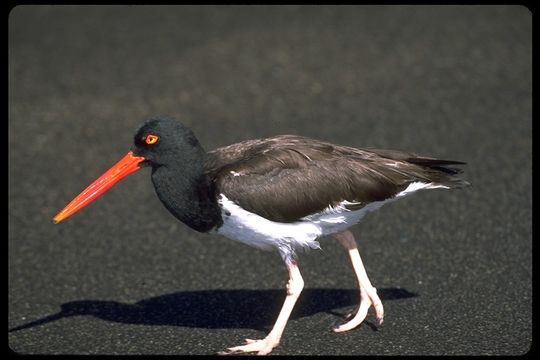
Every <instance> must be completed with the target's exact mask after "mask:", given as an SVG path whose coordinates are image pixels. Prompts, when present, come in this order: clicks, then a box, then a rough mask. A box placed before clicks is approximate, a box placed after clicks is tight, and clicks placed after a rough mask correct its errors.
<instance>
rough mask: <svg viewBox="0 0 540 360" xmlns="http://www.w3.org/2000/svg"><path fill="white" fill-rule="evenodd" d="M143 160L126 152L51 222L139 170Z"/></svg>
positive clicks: (68, 214)
mask: <svg viewBox="0 0 540 360" xmlns="http://www.w3.org/2000/svg"><path fill="white" fill-rule="evenodd" d="M143 160H144V157H141V156H134V155H133V152H131V151H130V152H128V153H127V154H126V156H124V157H123V158H122V160H120V161H119V162H117V163H116V164H114V165H113V166H112V167H111V168H110V169H109V170H107V171H106V172H105V173H104V174H103V175H101V176H100V177H99V178H97V179H96V180H95V181H94V182H93V183H92V184H90V186H88V187H87V188H86V189H84V190H83V192H81V193H80V194H79V195H77V197H76V198H75V199H73V200H71V202H70V203H69V204H67V205H66V207H65V208H64V209H63V210H62V211H60V212H59V213H58V214H57V215H56V216H55V217H54V218H53V222H54V223H55V224H58V223H59V222H60V221H62V220H64V219H66V218H68V217H70V216H71V215H73V214H75V213H76V212H77V211H79V210H81V209H82V208H83V207H85V206H86V205H88V204H90V203H91V202H92V201H94V200H95V199H97V198H98V197H100V196H101V195H103V194H104V193H105V192H106V191H107V190H109V189H110V188H111V187H112V186H113V185H114V184H116V183H117V182H119V181H120V180H122V179H123V178H124V177H126V176H127V175H129V174H131V173H132V172H134V171H137V170H139V169H140V167H139V163H140V162H141V161H143Z"/></svg>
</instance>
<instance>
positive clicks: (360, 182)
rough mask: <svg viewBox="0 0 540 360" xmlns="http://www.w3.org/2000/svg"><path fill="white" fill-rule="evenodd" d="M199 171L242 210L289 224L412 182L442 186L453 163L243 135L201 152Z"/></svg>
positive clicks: (451, 180)
mask: <svg viewBox="0 0 540 360" xmlns="http://www.w3.org/2000/svg"><path fill="white" fill-rule="evenodd" d="M207 155H208V156H207V159H206V164H205V172H206V174H207V175H208V176H209V177H210V178H211V179H212V181H213V182H214V183H215V184H216V190H217V192H218V193H224V194H225V195H226V196H227V197H228V198H229V199H231V200H233V201H235V202H237V203H238V204H239V205H240V206H242V207H243V208H244V209H246V210H248V211H250V212H253V213H256V214H258V215H260V216H262V217H265V218H267V219H269V220H272V221H279V222H294V221H297V220H299V219H300V218H302V217H305V216H308V215H311V214H313V213H317V212H320V211H322V210H323V209H325V208H326V207H328V206H329V205H332V206H333V205H336V204H338V203H340V202H342V201H344V200H346V201H349V202H351V203H354V205H349V207H350V208H351V209H352V210H356V209H359V208H361V207H363V206H365V205H367V204H369V203H371V202H374V201H382V200H386V199H388V198H391V197H393V196H395V195H396V194H398V193H399V192H400V191H402V190H404V189H405V188H406V187H407V186H408V185H409V184H410V183H412V182H415V181H420V182H426V183H434V184H440V185H444V186H447V187H449V188H455V187H461V186H465V185H467V184H468V183H467V182H466V181H464V180H462V179H460V178H458V177H456V175H457V174H459V173H460V172H461V170H460V169H456V168H452V167H450V165H461V164H464V163H462V162H459V161H450V160H438V159H433V158H426V157H419V156H417V155H415V154H412V153H406V152H400V151H395V150H380V149H357V148H352V147H347V146H339V145H334V144H331V143H328V142H324V141H319V140H315V139H311V138H307V137H302V136H295V135H279V136H274V137H271V138H267V139H257V140H248V141H243V142H240V143H236V144H233V145H230V146H226V147H222V148H218V149H216V150H213V151H210V152H209V153H208V154H207Z"/></svg>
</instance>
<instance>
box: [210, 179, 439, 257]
mask: <svg viewBox="0 0 540 360" xmlns="http://www.w3.org/2000/svg"><path fill="white" fill-rule="evenodd" d="M436 188H446V189H448V187H447V186H444V185H438V184H437V185H436V184H433V183H422V182H414V183H411V184H409V186H408V187H407V188H406V189H405V190H403V191H401V192H399V193H398V194H396V196H394V197H392V198H390V199H386V200H383V201H375V202H372V203H369V204H367V205H366V206H364V207H362V208H361V209H359V210H354V211H351V210H348V209H347V208H346V207H345V206H346V205H352V204H355V203H354V202H349V201H343V202H341V203H340V204H338V205H337V206H329V207H327V208H326V209H324V210H323V211H321V212H320V213H317V214H313V215H309V216H306V217H303V218H302V219H300V221H297V222H294V223H280V222H275V221H270V220H268V219H265V218H263V217H262V216H259V215H257V214H254V213H252V212H249V211H247V210H244V209H243V208H241V207H240V206H238V205H237V204H235V203H234V202H233V201H231V200H229V199H228V198H227V197H226V196H225V195H224V194H220V198H219V200H218V203H219V204H220V205H221V207H222V214H223V225H222V226H221V227H220V228H219V229H217V230H216V232H217V233H218V234H221V235H224V236H226V237H228V238H230V239H232V240H237V241H240V242H243V243H244V244H247V245H250V246H254V247H257V248H260V249H264V250H270V249H272V248H276V249H277V250H278V251H279V253H280V255H281V256H282V257H283V259H284V260H285V261H287V262H288V261H290V260H292V259H293V258H294V252H295V250H296V249H300V248H311V249H318V248H320V245H319V242H318V241H317V238H318V237H320V236H323V235H329V234H334V233H337V232H340V231H344V230H346V229H347V228H349V227H351V226H352V225H354V224H356V223H358V222H359V221H360V219H362V218H363V217H364V216H365V215H366V214H367V213H369V212H371V211H375V210H377V209H379V208H380V207H381V206H383V205H384V204H386V203H389V202H392V201H394V200H397V199H399V198H402V197H404V196H406V195H409V194H412V193H414V192H415V191H418V190H421V189H436Z"/></svg>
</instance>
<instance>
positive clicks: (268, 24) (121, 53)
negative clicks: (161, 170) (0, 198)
mask: <svg viewBox="0 0 540 360" xmlns="http://www.w3.org/2000/svg"><path fill="white" fill-rule="evenodd" d="M154 115H168V116H173V117H175V118H178V119H179V120H181V121H182V122H184V123H185V124H186V125H188V126H190V127H191V128H192V129H193V130H194V131H195V133H196V134H197V136H198V137H199V140H200V141H201V143H202V144H203V146H204V147H205V148H206V149H212V148H215V147H218V146H222V145H226V144H230V143H233V142H236V141H239V140H243V139H248V138H256V137H265V136H269V135H275V134H283V133H292V134H302V135H306V136H312V137H315V138H319V139H324V140H328V141H332V142H336V143H340V144H344V145H350V146H357V147H370V146H371V147H378V148H393V149H400V150H407V151H412V152H416V153H418V154H422V155H426V156H434V157H440V158H444V159H446V158H448V159H455V160H462V161H466V162H467V163H468V165H467V167H466V175H467V176H466V178H467V179H468V180H469V181H470V182H471V183H472V184H473V186H472V187H469V188H467V189H464V190H456V191H442V190H440V191H426V192H423V193H419V194H416V195H414V196H412V197H410V198H407V199H405V200H401V201H398V202H396V203H393V204H389V205H387V206H385V207H384V208H382V209H381V210H379V211H378V212H376V213H372V214H370V215H368V216H367V217H366V218H365V219H364V220H363V221H362V222H361V223H360V224H359V225H358V226H356V227H354V228H353V231H354V233H355V234H356V235H357V237H358V239H359V242H360V250H361V254H362V256H363V260H364V263H365V265H366V267H367V271H368V274H369V276H370V279H371V281H372V283H373V284H374V286H376V287H377V288H378V289H379V290H380V294H381V297H382V300H383V303H384V305H385V321H384V324H383V325H382V326H381V327H380V328H379V329H376V328H375V326H374V325H373V324H374V320H375V319H374V316H373V314H372V313H370V315H369V316H368V319H367V322H366V323H365V324H364V325H362V326H360V327H359V328H358V329H356V330H354V331H351V332H348V333H344V334H334V333H333V332H332V331H331V330H330V329H331V327H332V325H334V324H336V323H338V322H340V321H343V316H344V314H346V313H347V311H349V310H351V309H352V307H353V305H355V304H356V301H357V292H356V290H355V289H356V283H355V278H354V276H353V272H352V269H351V267H350V265H349V263H348V258H347V255H346V253H345V251H343V250H342V249H341V248H340V247H339V246H338V245H337V244H336V243H335V241H334V240H332V239H330V238H328V239H322V241H321V245H322V248H323V249H322V251H310V252H308V253H302V254H301V255H300V266H301V271H302V274H303V276H304V280H305V285H306V287H305V291H304V293H303V295H302V297H301V299H300V301H299V303H298V304H297V307H296V310H295V312H294V313H293V316H292V319H291V321H290V322H289V324H288V326H287V328H286V329H285V333H284V337H283V339H282V344H281V345H280V346H279V347H278V348H276V349H275V350H274V352H273V354H276V355H285V354H291V355H296V354H305V355H332V354H337V355H371V354H393V355H401V354H411V355H440V354H444V355H451V354H456V355H461V354H474V355H480V354H512V355H515V354H523V353H525V352H527V351H528V350H529V348H530V346H531V342H532V315H531V310H532V252H531V251H532V211H531V208H532V133H531V131H532V15H531V13H530V12H529V11H528V10H527V9H526V8H524V7H518V6H509V7H507V6H472V7H471V6H436V7H433V6H431V7H424V6H422V7H415V6H367V7H365V6H346V7H345V6H340V7H330V6H318V7H317V6H313V7H298V6H292V7H255V6H243V7H169V6H156V7H153V6H129V7H127V6H125V7H124V6H90V7H80V6H19V7H17V8H15V9H14V10H13V11H12V12H11V13H10V17H9V147H8V150H9V153H8V161H9V163H8V168H9V248H8V250H9V255H8V259H9V268H8V270H9V277H8V279H9V284H8V291H9V297H8V300H9V304H8V305H9V307H8V343H9V346H10V348H11V349H12V350H14V351H16V352H19V353H31V354H37V353H39V354H46V353H54V354H213V353H215V352H217V351H221V350H224V349H225V348H226V347H228V346H232V345H238V344H240V343H241V342H242V341H243V339H244V338H246V337H248V338H260V337H263V336H265V333H266V332H267V331H268V329H269V328H270V327H271V325H272V323H273V321H274V319H275V317H276V316H277V312H278V310H279V308H280V306H281V303H282V301H283V298H284V295H285V293H284V290H283V289H284V286H285V282H286V279H287V274H286V271H285V267H284V266H283V264H282V263H281V260H280V258H279V256H278V255H277V254H276V253H271V252H270V253H268V252H262V251H259V250H257V249H252V248H250V247H247V246H245V245H243V244H240V243H236V242H234V241H231V240H228V239H226V238H222V237H219V236H210V235H204V234H199V233H196V232H194V231H191V230H190V229H189V228H187V227H186V226H184V225H183V224H181V223H180V222H178V221H177V220H176V219H175V218H173V216H172V215H170V214H169V213H168V212H167V210H166V209H165V208H164V207H163V206H162V204H161V203H160V202H159V200H158V199H157V197H156V196H155V194H154V190H153V187H152V184H151V182H150V178H149V171H148V170H143V171H140V172H139V173H137V174H134V175H132V176H130V177H128V178H127V179H126V180H124V181H122V183H120V184H118V185H117V186H116V187H115V188H114V189H112V190H111V191H109V192H108V193H107V194H106V195H104V196H103V197H101V198H100V199H98V200H97V201H95V203H93V204H92V205H90V206H88V207H87V208H85V209H84V210H82V211H81V212H80V213H78V214H76V215H75V216H73V217H72V218H70V219H69V220H67V221H65V222H63V223H61V224H59V225H53V224H52V222H51V219H52V217H53V216H54V215H55V214H56V212H57V211H59V210H60V209H61V208H62V207H63V206H64V205H65V204H66V203H67V202H68V201H69V200H71V199H72V198H73V197H74V196H75V195H77V194H78V193H79V192H80V190H82V189H83V188H84V187H85V186H86V185H88V184H89V183H90V182H91V181H92V180H94V179H95V178H96V177H97V176H99V175H100V174H101V173H102V172H103V171H104V170H106V169H107V168H108V167H109V166H111V165H112V164H113V163H114V162H115V161H117V160H118V159H120V157H121V156H123V155H124V154H125V153H126V152H127V151H128V149H129V147H130V145H131V140H132V136H133V132H134V130H135V129H136V128H137V126H138V124H139V123H140V122H141V121H142V120H144V119H145V118H147V117H150V116H154ZM9 330H11V331H9Z"/></svg>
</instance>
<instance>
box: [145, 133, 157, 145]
mask: <svg viewBox="0 0 540 360" xmlns="http://www.w3.org/2000/svg"><path fill="white" fill-rule="evenodd" d="M158 140H159V136H157V135H148V136H147V137H146V138H145V139H144V142H145V143H147V144H148V145H152V144H155V143H157V141H158Z"/></svg>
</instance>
